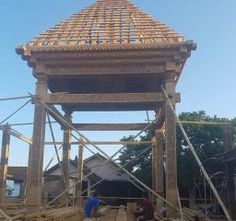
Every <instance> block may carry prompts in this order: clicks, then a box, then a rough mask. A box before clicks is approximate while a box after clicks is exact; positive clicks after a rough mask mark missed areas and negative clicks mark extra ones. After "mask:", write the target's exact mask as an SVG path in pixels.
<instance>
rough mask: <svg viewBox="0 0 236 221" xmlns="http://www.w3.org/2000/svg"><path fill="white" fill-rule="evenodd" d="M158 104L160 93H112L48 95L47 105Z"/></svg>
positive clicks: (178, 95) (176, 98) (177, 97)
mask: <svg viewBox="0 0 236 221" xmlns="http://www.w3.org/2000/svg"><path fill="white" fill-rule="evenodd" d="M175 100H176V102H180V94H179V93H176V94H175ZM152 102H153V103H158V102H164V96H163V94H162V93H160V92H152V93H120V94H118V93H113V94H50V95H48V97H47V100H46V103H48V104H101V103H104V104H106V103H113V104H114V103H152Z"/></svg>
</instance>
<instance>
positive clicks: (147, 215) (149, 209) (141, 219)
mask: <svg viewBox="0 0 236 221" xmlns="http://www.w3.org/2000/svg"><path fill="white" fill-rule="evenodd" d="M134 214H135V216H136V218H137V221H148V220H153V218H154V207H153V203H152V200H151V199H150V197H149V194H148V193H146V192H145V193H143V202H142V203H141V207H140V208H139V209H138V210H137V211H135V212H134Z"/></svg>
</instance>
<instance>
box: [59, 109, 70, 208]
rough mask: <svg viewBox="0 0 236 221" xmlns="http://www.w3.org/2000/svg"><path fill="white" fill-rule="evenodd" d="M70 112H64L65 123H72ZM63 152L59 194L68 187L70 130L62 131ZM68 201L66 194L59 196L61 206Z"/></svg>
mask: <svg viewBox="0 0 236 221" xmlns="http://www.w3.org/2000/svg"><path fill="white" fill-rule="evenodd" d="M71 114H72V112H70V111H68V110H65V115H64V118H65V119H66V120H67V122H70V123H71V122H72V116H71ZM63 142H64V144H63V151H62V170H63V174H64V177H63V174H62V176H61V192H64V191H65V190H66V189H68V187H69V186H70V153H71V130H70V129H64V131H63ZM67 199H68V194H64V195H62V196H61V198H60V201H61V204H64V203H65V202H66V201H67Z"/></svg>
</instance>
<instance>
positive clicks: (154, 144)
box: [152, 136, 157, 192]
mask: <svg viewBox="0 0 236 221" xmlns="http://www.w3.org/2000/svg"><path fill="white" fill-rule="evenodd" d="M152 189H153V190H154V191H155V192H156V189H157V141H156V137H155V136H154V137H153V138H152Z"/></svg>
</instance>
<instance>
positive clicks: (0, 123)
mask: <svg viewBox="0 0 236 221" xmlns="http://www.w3.org/2000/svg"><path fill="white" fill-rule="evenodd" d="M29 102H31V99H30V100H28V101H27V102H26V103H24V104H23V105H22V106H21V107H19V108H18V109H17V110H16V111H14V112H13V113H12V114H10V115H9V116H8V117H6V118H5V119H4V120H2V121H1V122H0V125H2V124H3V123H4V122H5V121H7V120H8V119H9V118H11V117H12V116H13V115H15V114H16V113H17V112H18V111H20V110H21V109H22V108H23V107H25V106H26V105H27V104H28V103H29Z"/></svg>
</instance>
